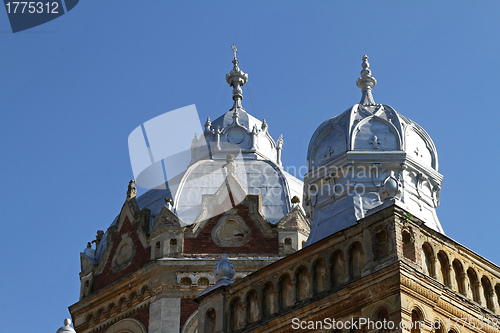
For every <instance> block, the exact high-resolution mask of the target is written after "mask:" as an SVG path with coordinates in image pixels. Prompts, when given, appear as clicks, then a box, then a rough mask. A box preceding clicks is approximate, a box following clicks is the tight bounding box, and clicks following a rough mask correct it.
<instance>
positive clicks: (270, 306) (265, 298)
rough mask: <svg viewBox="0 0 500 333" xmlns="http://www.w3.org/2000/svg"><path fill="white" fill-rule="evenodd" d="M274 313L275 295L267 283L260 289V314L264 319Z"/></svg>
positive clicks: (269, 283)
mask: <svg viewBox="0 0 500 333" xmlns="http://www.w3.org/2000/svg"><path fill="white" fill-rule="evenodd" d="M275 312H276V294H275V292H274V286H273V284H272V283H271V282H268V283H266V284H265V285H264V288H262V314H263V316H264V317H269V316H270V315H272V314H274V313H275Z"/></svg>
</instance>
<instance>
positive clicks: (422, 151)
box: [304, 55, 443, 244]
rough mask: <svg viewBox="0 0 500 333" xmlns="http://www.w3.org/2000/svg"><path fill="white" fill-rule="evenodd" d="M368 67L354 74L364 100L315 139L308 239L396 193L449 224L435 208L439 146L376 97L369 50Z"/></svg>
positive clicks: (431, 221)
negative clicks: (358, 76) (377, 100)
mask: <svg viewBox="0 0 500 333" xmlns="http://www.w3.org/2000/svg"><path fill="white" fill-rule="evenodd" d="M362 68H363V69H362V71H361V75H360V78H358V80H357V82H356V84H357V86H358V87H359V88H360V89H361V91H362V97H361V101H360V103H359V104H355V105H354V106H353V107H351V108H349V109H347V110H346V111H345V112H343V113H342V114H340V115H337V116H335V117H332V118H330V119H328V120H326V121H325V122H323V123H322V124H321V125H320V126H319V127H318V128H317V129H316V131H315V132H314V134H313V136H312V138H311V141H310V143H309V148H308V152H307V163H308V173H307V175H306V176H305V177H304V183H305V189H306V191H305V193H304V203H305V208H306V212H307V214H309V217H310V219H311V220H312V221H313V222H312V230H311V234H310V236H309V240H308V244H310V243H312V242H315V241H317V240H319V239H321V238H324V237H326V236H328V235H330V234H332V233H333V232H336V231H338V230H341V229H344V228H346V227H349V226H351V225H353V224H355V223H356V221H357V220H359V219H361V218H363V217H365V216H366V215H368V214H369V213H370V212H371V211H373V210H374V209H375V208H376V207H378V206H380V205H382V204H384V202H386V201H397V203H398V205H400V206H402V207H403V208H405V209H407V210H408V211H410V212H411V213H412V214H414V215H415V216H417V217H419V218H420V219H422V220H423V221H425V222H426V224H427V225H428V226H429V227H431V228H433V229H435V230H437V231H439V232H443V229H442V227H441V224H440V223H439V220H438V218H437V215H436V212H435V208H436V207H437V206H438V205H439V192H440V189H441V183H442V179H443V177H442V175H440V174H439V173H438V155H437V151H436V147H435V145H434V143H433V141H432V139H431V137H430V136H429V135H428V134H427V132H426V131H425V130H424V129H423V128H422V127H421V126H419V125H418V124H417V123H415V122H414V121H412V120H410V119H408V118H406V117H404V116H403V115H401V114H400V113H398V112H397V111H396V110H394V109H393V108H392V107H391V106H388V105H383V104H376V103H375V101H374V98H373V95H372V89H373V88H374V87H375V85H376V84H377V81H376V80H375V78H374V77H372V72H371V69H370V64H369V63H368V57H367V56H366V55H365V56H363V62H362ZM324 222H326V223H324ZM320 225H321V227H320Z"/></svg>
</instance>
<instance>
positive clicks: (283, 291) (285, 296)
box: [279, 274, 293, 309]
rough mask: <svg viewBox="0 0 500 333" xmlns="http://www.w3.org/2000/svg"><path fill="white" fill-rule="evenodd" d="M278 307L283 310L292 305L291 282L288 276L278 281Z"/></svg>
mask: <svg viewBox="0 0 500 333" xmlns="http://www.w3.org/2000/svg"><path fill="white" fill-rule="evenodd" d="M279 305H280V309H285V308H288V307H290V306H292V305H293V287H292V280H291V279H290V276H289V275H288V274H286V275H284V276H282V277H281V279H280V280H279Z"/></svg>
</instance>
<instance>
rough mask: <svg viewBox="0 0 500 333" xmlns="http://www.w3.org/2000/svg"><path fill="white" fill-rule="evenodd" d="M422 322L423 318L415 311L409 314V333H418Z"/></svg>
mask: <svg viewBox="0 0 500 333" xmlns="http://www.w3.org/2000/svg"><path fill="white" fill-rule="evenodd" d="M423 324H424V322H423V317H422V315H421V313H420V311H418V310H417V309H414V310H413V311H412V312H411V333H420V330H421V329H422V326H423Z"/></svg>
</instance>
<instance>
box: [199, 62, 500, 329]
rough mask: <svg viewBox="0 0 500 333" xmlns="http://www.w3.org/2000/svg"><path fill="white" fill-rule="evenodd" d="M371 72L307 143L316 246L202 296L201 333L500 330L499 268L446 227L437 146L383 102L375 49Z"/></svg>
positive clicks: (307, 203) (307, 193)
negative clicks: (357, 96)
mask: <svg viewBox="0 0 500 333" xmlns="http://www.w3.org/2000/svg"><path fill="white" fill-rule="evenodd" d="M362 68H363V69H362V71H361V77H360V78H359V79H358V80H357V82H356V83H357V86H358V87H359V88H361V90H362V98H361V101H360V103H359V104H356V105H354V106H353V107H352V108H350V109H348V110H347V111H345V112H344V113H342V114H340V115H338V116H335V117H333V118H330V119H328V120H326V121H325V122H324V123H323V124H321V125H320V126H319V127H318V129H317V130H316V132H315V133H314V135H313V136H312V139H311V142H310V145H309V149H308V154H307V162H308V174H307V175H306V176H305V177H304V208H305V210H306V213H307V217H308V218H309V219H310V220H311V222H312V223H311V233H310V236H309V238H308V240H307V246H306V247H305V248H303V249H302V250H300V251H297V252H295V253H293V254H292V255H290V256H287V257H285V258H283V259H281V260H278V261H276V262H274V263H272V264H270V265H268V266H266V267H264V268H262V269H260V270H258V271H256V272H254V273H253V274H251V275H248V276H246V277H245V278H242V279H240V280H238V281H234V282H233V283H230V284H229V283H227V284H220V285H218V286H216V287H214V288H212V289H211V290H207V291H206V292H205V293H203V294H202V295H201V296H200V297H198V298H197V301H198V302H199V304H200V305H199V308H198V332H200V333H209V332H292V331H294V332H295V331H297V332H310V331H318V332H335V333H340V332H375V331H377V332H412V333H420V332H421V333H424V332H429V333H430V332H436V333H438V332H439V333H444V332H449V333H450V332H453V333H459V332H498V330H499V329H500V326H499V320H500V307H499V305H500V267H498V266H496V265H495V264H493V263H491V262H489V261H488V260H486V259H484V258H482V257H481V256H480V255H478V254H476V253H474V252H473V251H471V250H470V249H468V248H466V247H465V246H463V245H461V244H458V243H457V242H455V241H454V240H452V239H450V238H449V237H447V236H446V235H445V234H444V232H443V229H442V227H441V224H440V222H439V220H438V218H437V215H436V212H435V208H436V207H437V206H438V204H439V191H440V188H441V182H442V176H441V175H440V174H439V173H438V160H437V152H436V148H435V146H434V144H433V142H432V140H431V138H430V136H429V135H428V134H427V133H426V132H425V131H424V130H423V129H422V128H421V127H420V126H419V125H417V124H416V123H415V122H413V121H411V120H409V119H408V118H406V117H404V116H402V115H401V114H399V113H397V112H396V111H395V110H394V109H393V108H392V107H390V106H387V105H381V104H376V103H375V101H374V98H373V94H372V89H373V88H374V87H375V85H376V83H377V81H376V80H375V78H374V77H372V74H371V70H370V68H369V63H368V57H367V56H364V57H363V63H362ZM236 272H237V269H236Z"/></svg>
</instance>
